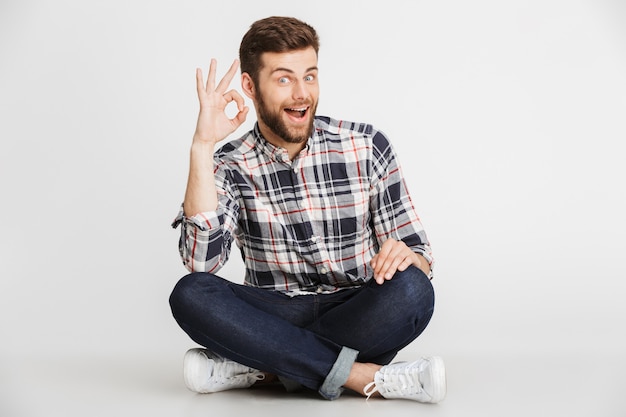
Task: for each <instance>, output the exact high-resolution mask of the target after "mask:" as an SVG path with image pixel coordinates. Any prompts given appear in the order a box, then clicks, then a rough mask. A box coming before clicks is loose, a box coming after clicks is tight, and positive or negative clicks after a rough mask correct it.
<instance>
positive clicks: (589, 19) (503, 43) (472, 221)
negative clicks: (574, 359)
mask: <svg viewBox="0 0 626 417" xmlns="http://www.w3.org/2000/svg"><path fill="white" fill-rule="evenodd" d="M269 15H293V16H296V17H299V18H301V19H303V20H305V21H307V22H309V23H310V24H312V25H313V26H314V27H316V29H317V30H318V32H319V35H320V37H321V44H322V46H321V51H320V58H319V61H320V62H319V64H320V68H321V72H320V82H321V103H320V106H319V110H318V113H319V114H324V115H330V116H332V117H335V118H342V119H348V120H354V121H367V122H370V123H372V124H374V125H375V126H377V127H379V128H380V129H382V130H383V131H384V132H385V133H387V134H388V135H389V137H390V138H391V140H392V142H393V143H394V144H395V147H396V149H397V151H398V153H399V155H400V160H401V162H402V164H403V167H404V173H405V175H406V178H407V182H408V185H409V188H410V189H411V191H412V194H413V200H414V203H415V205H416V207H417V209H418V212H419V214H420V216H421V218H422V221H423V223H424V225H425V227H426V230H427V232H428V234H429V238H430V240H431V243H432V245H433V249H434V253H435V256H436V259H437V266H436V271H435V272H436V278H435V281H434V285H435V287H436V291H437V295H438V305H437V309H436V312H435V316H434V318H433V321H432V322H431V325H430V327H429V328H428V329H427V331H426V332H425V333H424V335H423V336H422V337H421V338H420V339H419V341H418V342H416V344H417V345H416V346H417V348H416V349H417V350H424V351H428V352H434V353H438V352H453V351H458V352H483V353H484V352H533V353H539V354H541V353H543V352H545V353H557V354H558V353H559V352H568V353H569V354H572V353H573V354H576V353H577V352H580V353H582V354H585V355H586V354H587V353H593V354H597V355H602V354H603V353H609V352H612V353H615V352H624V349H625V347H626V346H625V345H626V342H625V339H624V337H623V336H622V333H623V326H624V321H625V320H624V319H625V318H626V303H624V296H625V293H626V284H624V280H625V279H626V267H625V266H624V256H623V253H624V249H625V244H624V239H625V238H626V221H625V219H624V213H625V212H626V195H625V192H624V185H623V181H624V178H626V169H625V167H624V161H623V160H624V156H625V152H624V150H623V149H624V147H623V142H624V140H626V123H625V120H624V119H625V118H624V116H625V115H626V26H625V25H624V22H625V21H626V6H625V5H624V3H623V2H620V1H617V0H615V1H609V0H594V1H591V0H587V1H585V0H578V1H570V0H541V1H540V0H530V1H509V2H503V1H497V0H491V1H488V0H478V1H473V2H468V1H461V0H453V1H440V2H431V1H386V2H381V1H325V0H318V1H315V2H309V3H306V2H304V3H303V2H283V1H245V2H244V1H223V2H209V1H195V2H194V1H147V0H146V1H134V2H133V1H121V0H108V1H102V2H95V1H92V2H88V1H80V0H60V1H59V0H57V1H45V0H30V1H29V0H2V2H1V3H0V141H1V142H0V190H1V193H2V204H1V205H0V210H1V216H0V218H1V219H2V222H3V223H2V227H1V230H2V232H1V238H0V239H1V240H0V245H1V246H0V331H1V333H0V354H1V355H2V357H3V358H4V360H6V361H10V360H11V359H10V358H11V357H12V355H16V354H28V353H29V352H30V353H33V354H34V353H37V352H38V351H41V350H45V351H46V352H48V353H50V352H52V353H54V352H59V353H72V352H74V353H81V352H91V353H94V352H95V353H101V354H103V355H124V354H126V353H128V352H141V351H151V352H155V353H157V354H163V355H176V356H177V357H179V356H181V355H182V353H183V352H184V350H185V349H186V348H187V347H189V346H190V345H191V343H190V341H189V340H188V339H187V337H186V335H184V334H183V332H182V331H181V330H180V329H179V328H178V327H177V325H176V324H175V322H174V320H173V319H172V318H171V315H170V312H169V306H168V297H169V293H170V290H171V288H172V287H173V285H174V284H175V282H176V281H177V280H178V279H179V278H180V277H181V276H182V275H184V274H185V273H186V271H185V270H184V268H183V266H182V264H181V262H180V260H179V258H178V253H177V239H178V231H177V230H173V229H171V228H170V226H169V225H170V222H171V221H172V219H173V218H174V216H175V214H176V212H177V210H178V207H179V204H180V202H181V200H182V197H183V192H184V186H185V181H186V175H187V162H188V150H189V145H190V142H191V136H192V133H193V129H194V125H195V118H196V114H197V101H196V97H195V90H194V89H195V83H194V71H195V68H196V67H198V66H199V67H203V68H204V69H205V72H206V68H207V67H208V64H209V60H210V58H211V57H215V58H217V59H218V65H219V68H218V72H219V76H221V75H222V74H223V72H224V70H225V69H226V68H227V66H228V65H229V64H230V63H231V62H232V60H233V59H234V58H236V57H237V51H238V46H239V41H240V39H241V37H242V36H243V34H244V32H245V31H246V30H247V28H248V27H249V25H250V23H252V22H253V21H254V20H256V19H258V18H262V17H266V16H269ZM233 87H236V88H237V89H239V88H240V87H239V81H238V80H237V82H236V83H233ZM249 104H251V103H249ZM253 120H254V114H253V113H252V112H251V114H250V116H249V119H248V122H246V125H245V126H244V127H245V129H248V128H250V127H251V125H252V122H253ZM245 129H244V128H242V129H241V130H239V131H238V132H237V133H236V134H235V135H233V138H234V137H236V136H239V135H240V134H243V132H244V130H245ZM233 255H234V256H233V258H232V259H231V263H230V265H228V266H227V267H226V268H225V269H224V270H223V271H222V272H223V274H225V275H226V276H228V277H229V278H231V279H232V280H235V281H240V279H241V274H242V272H241V263H240V262H239V260H238V259H237V254H236V253H233Z"/></svg>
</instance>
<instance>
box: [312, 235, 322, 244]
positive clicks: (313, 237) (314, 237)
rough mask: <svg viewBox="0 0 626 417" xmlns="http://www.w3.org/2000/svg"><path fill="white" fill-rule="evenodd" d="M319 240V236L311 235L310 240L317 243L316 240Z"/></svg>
mask: <svg viewBox="0 0 626 417" xmlns="http://www.w3.org/2000/svg"><path fill="white" fill-rule="evenodd" d="M319 240H320V237H319V236H311V242H313V243H317V242H319Z"/></svg>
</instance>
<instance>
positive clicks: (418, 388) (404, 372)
mask: <svg viewBox="0 0 626 417" xmlns="http://www.w3.org/2000/svg"><path fill="white" fill-rule="evenodd" d="M414 363H416V362H414ZM414 363H409V364H407V365H405V366H402V367H400V366H390V367H383V369H381V371H382V377H381V378H380V380H379V382H378V383H377V382H376V381H373V382H370V383H369V384H367V385H366V386H365V388H363V393H364V394H365V395H366V396H367V399H368V400H369V398H370V397H371V396H372V394H374V393H376V392H380V393H381V394H385V393H391V392H394V393H396V394H402V395H403V396H408V395H414V394H419V393H420V392H422V391H424V387H423V386H422V384H421V383H419V378H418V376H417V374H418V373H419V368H418V367H413V364H414ZM379 372H380V371H379ZM379 385H380V386H379Z"/></svg>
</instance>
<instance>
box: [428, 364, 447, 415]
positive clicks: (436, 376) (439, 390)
mask: <svg viewBox="0 0 626 417" xmlns="http://www.w3.org/2000/svg"><path fill="white" fill-rule="evenodd" d="M429 361H430V369H431V375H432V378H433V392H431V393H430V395H431V400H430V402H432V403H438V402H439V401H441V400H443V399H444V398H445V396H446V391H447V381H446V367H445V365H444V363H443V359H442V358H440V357H439V356H434V357H432V358H429Z"/></svg>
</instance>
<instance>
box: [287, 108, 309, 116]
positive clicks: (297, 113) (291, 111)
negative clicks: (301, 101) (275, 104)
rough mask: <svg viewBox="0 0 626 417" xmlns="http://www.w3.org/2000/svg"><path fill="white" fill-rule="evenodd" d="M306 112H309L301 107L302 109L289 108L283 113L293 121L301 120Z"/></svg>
mask: <svg viewBox="0 0 626 417" xmlns="http://www.w3.org/2000/svg"><path fill="white" fill-rule="evenodd" d="M308 110H309V108H308V107H302V108H295V107H291V108H286V109H285V112H286V113H287V114H288V115H289V116H291V117H292V118H294V119H303V118H304V116H306V113H307V111H308Z"/></svg>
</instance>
